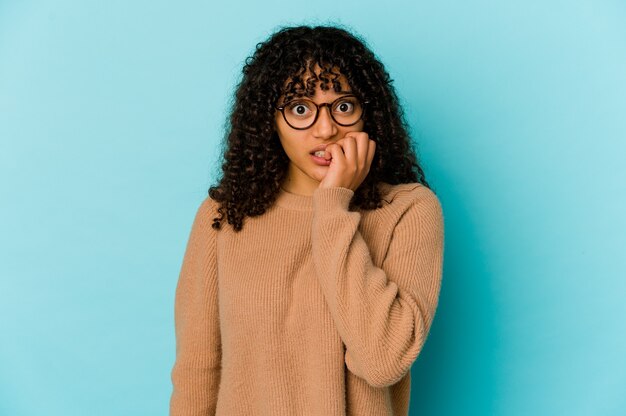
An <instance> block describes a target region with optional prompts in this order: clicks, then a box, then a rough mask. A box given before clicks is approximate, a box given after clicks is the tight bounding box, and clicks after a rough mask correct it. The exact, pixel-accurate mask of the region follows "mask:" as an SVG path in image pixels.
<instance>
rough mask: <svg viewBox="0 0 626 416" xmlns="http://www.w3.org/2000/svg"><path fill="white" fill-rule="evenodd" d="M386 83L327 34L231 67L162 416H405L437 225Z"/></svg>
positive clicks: (433, 300)
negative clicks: (216, 166)
mask: <svg viewBox="0 0 626 416" xmlns="http://www.w3.org/2000/svg"><path fill="white" fill-rule="evenodd" d="M391 83H392V81H391V79H390V78H389V75H388V73H387V72H386V71H385V69H384V66H383V64H382V63H381V62H379V60H378V59H377V58H376V57H375V55H374V54H373V53H372V52H371V51H370V50H369V49H368V47H367V46H366V44H365V42H364V41H362V40H361V39H359V38H358V37H357V36H355V35H353V34H351V33H349V32H348V31H347V30H345V29H343V28H339V27H336V26H317V27H308V26H298V27H287V28H282V29H280V30H278V31H277V32H276V33H274V34H273V35H272V36H271V37H270V38H269V39H268V40H267V41H265V42H262V43H259V44H258V45H257V48H256V51H255V52H254V54H253V55H252V56H251V57H249V58H248V59H247V60H246V62H245V65H244V67H243V77H242V80H241V82H240V83H239V85H238V87H237V91H236V97H235V102H234V105H233V108H232V112H231V114H230V128H229V130H228V132H227V136H226V143H225V151H224V159H225V160H224V161H223V163H222V168H223V175H222V177H221V178H220V180H219V183H218V184H217V186H214V187H211V188H210V189H209V196H208V197H206V199H204V201H203V202H202V203H201V204H200V207H199V209H198V210H197V213H196V216H195V220H194V223H193V225H192V229H191V233H190V237H189V242H188V244H187V249H186V252H185V256H184V259H183V264H182V268H181V271H180V276H179V280H178V285H177V289H176V298H175V323H176V361H175V363H174V366H173V368H172V373H171V379H172V383H173V392H172V396H171V400H170V414H171V415H172V416H177V415H228V416H237V415H246V416H250V415H289V416H294V415H323V416H331V415H359V416H365V415H367V416H369V415H407V414H408V405H409V398H410V375H411V374H410V368H411V365H412V364H413V362H414V361H415V360H416V358H417V356H418V355H419V353H420V351H421V350H422V347H423V345H424V342H425V341H426V338H427V335H428V333H429V329H430V326H431V323H432V321H433V317H434V314H435V310H436V307H437V303H438V298H439V291H440V284H441V278H442V265H443V243H444V241H443V240H444V238H443V213H442V209H441V205H440V203H439V200H438V197H437V196H436V195H435V193H434V192H433V191H432V190H431V189H430V187H429V185H428V183H427V182H426V180H425V178H424V173H423V171H422V169H421V167H420V166H419V164H418V163H417V158H416V156H415V154H414V152H413V150H412V148H411V145H410V137H409V134H408V133H407V125H406V122H405V121H404V120H403V113H402V110H401V107H400V105H399V103H398V98H397V96H396V93H395V91H394V88H393V87H392V85H391ZM224 221H226V222H227V224H229V226H224V224H223V222H224Z"/></svg>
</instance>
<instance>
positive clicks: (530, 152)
mask: <svg viewBox="0 0 626 416" xmlns="http://www.w3.org/2000/svg"><path fill="white" fill-rule="evenodd" d="M305 9H306V10H309V12H304V10H305ZM316 10H317V11H316ZM329 19H330V20H329ZM328 21H330V22H336V23H343V24H345V25H347V26H349V27H351V28H353V29H354V30H356V31H357V32H359V33H361V34H363V35H364V37H365V38H366V40H367V41H368V42H369V44H370V46H371V47H372V48H373V49H374V50H375V52H376V53H377V54H378V55H379V57H380V58H381V59H382V60H383V62H384V63H385V64H386V66H387V68H388V70H389V72H390V74H391V76H392V78H393V79H394V80H395V86H396V88H397V90H398V93H399V94H400V97H401V98H402V101H403V104H404V106H405V109H406V112H407V116H408V118H409V121H410V124H411V127H412V131H413V134H414V137H415V139H416V141H417V143H418V151H419V153H420V155H421V158H422V161H423V164H424V167H425V169H426V173H427V179H428V180H429V182H430V183H431V184H432V185H433V187H434V189H435V191H436V192H437V193H438V195H439V196H440V199H441V201H442V205H443V207H444V214H445V224H446V247H445V266H444V281H443V288H442V292H441V300H440V304H439V309H438V312H437V316H436V319H435V322H434V325H433V328H432V332H431V334H430V337H429V339H428V342H427V343H426V346H425V348H424V350H423V353H422V354H421V355H420V357H418V360H417V362H416V363H415V365H414V366H413V369H412V374H413V389H412V399H411V414H412V415H421V416H424V415H433V416H434V415H455V416H456V415H503V416H511V415H513V416H515V415H531V414H532V415H568V416H576V415H623V414H626V399H625V398H624V397H625V396H624V395H623V393H624V391H626V354H625V351H626V321H625V320H624V316H625V315H626V306H625V304H624V298H625V296H624V295H625V294H626V279H624V278H625V277H626V273H625V271H626V260H625V258H626V255H625V254H624V249H625V247H626V220H625V215H624V212H625V211H626V209H625V208H626V167H625V163H624V162H625V161H626V141H625V139H626V110H625V104H626V99H625V97H626V24H625V23H624V22H625V21H626V6H625V4H624V2H618V1H597V0H596V1H592V0H589V1H567V2H566V1H552V2H549V1H538V0H537V1H534V0H533V1H524V2H522V1H508V2H495V1H492V2H489V1H475V0H474V1H472V0H470V1H458V2H451V1H436V2H435V1H430V2H425V1H417V2H416V1H404V2H398V1H396V2H391V3H388V4H383V2H380V1H367V2H363V1H344V2H334V1H332V2H331V1H325V0H322V1H317V2H313V3H311V5H310V6H307V7H305V6H302V7H299V6H298V7H296V6H294V3H285V2H282V1H281V2H279V1H264V2H252V1H249V2H248V4H246V5H245V6H244V5H241V4H237V3H235V2H214V3H212V4H210V3H209V2H196V1H182V2H163V1H135V2H128V1H107V2H97V3H96V2H81V1H70V0H56V1H54V2H53V1H37V2H35V1H30V2H29V1H6V0H5V1H0V195H2V203H1V204H0V230H1V231H0V235H1V237H0V316H1V318H0V334H1V335H0V336H1V339H0V414H1V415H11V416H21V415H46V416H55V415H64V416H73V415H76V416H82V415H130V414H132V415H166V414H167V406H168V401H169V394H170V392H171V384H170V379H169V375H170V370H171V366H172V364H173V360H174V329H173V296H174V289H175V285H176V281H177V278H178V272H179V268H180V264H181V261H182V256H183V252H184V248H185V243H186V239H187V237H188V233H189V230H190V226H191V222H192V220H193V216H194V214H195V209H196V208H197V206H198V205H199V203H200V201H201V200H202V199H203V198H204V197H205V195H206V190H207V188H208V186H209V185H210V184H211V183H212V180H213V178H214V177H215V174H216V172H217V169H218V167H219V166H218V164H217V163H216V162H215V161H216V160H217V156H218V141H219V140H220V138H221V136H222V132H223V125H224V121H225V110H226V108H227V104H228V100H229V99H230V96H231V93H232V88H233V86H234V84H235V82H236V81H237V80H238V77H239V71H240V68H241V65H242V63H243V60H244V59H245V57H246V56H248V55H249V54H250V53H251V52H252V50H253V48H254V45H255V44H256V42H259V41H261V40H263V39H265V37H266V36H267V35H268V34H269V33H270V32H272V31H273V30H274V29H276V28H277V27H278V26H279V25H281V24H291V23H293V24H297V23H325V22H328Z"/></svg>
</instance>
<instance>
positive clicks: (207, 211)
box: [193, 196, 219, 230]
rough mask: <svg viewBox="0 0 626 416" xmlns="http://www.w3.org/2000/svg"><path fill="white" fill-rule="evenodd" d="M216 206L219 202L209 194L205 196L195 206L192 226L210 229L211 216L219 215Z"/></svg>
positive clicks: (217, 206)
mask: <svg viewBox="0 0 626 416" xmlns="http://www.w3.org/2000/svg"><path fill="white" fill-rule="evenodd" d="M218 208H219V203H218V202H217V201H215V200H214V199H212V198H211V197H210V196H206V197H205V198H204V199H203V200H202V201H201V202H200V204H199V205H198V206H197V208H196V215H195V218H194V225H193V227H194V228H200V229H203V230H211V229H212V228H213V227H212V224H213V218H215V217H217V216H219V213H218V212H217V209H218Z"/></svg>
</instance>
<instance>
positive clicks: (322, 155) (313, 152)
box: [310, 150, 326, 158]
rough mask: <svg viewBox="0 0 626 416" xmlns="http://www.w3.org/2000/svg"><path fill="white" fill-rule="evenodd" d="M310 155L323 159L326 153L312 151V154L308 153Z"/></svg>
mask: <svg viewBox="0 0 626 416" xmlns="http://www.w3.org/2000/svg"><path fill="white" fill-rule="evenodd" d="M310 154H311V155H313V156H316V157H322V158H323V157H324V156H326V151H324V150H314V151H312V152H310Z"/></svg>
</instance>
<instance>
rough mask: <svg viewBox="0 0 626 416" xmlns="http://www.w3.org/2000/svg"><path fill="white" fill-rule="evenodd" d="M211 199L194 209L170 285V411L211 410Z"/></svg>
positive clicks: (216, 335)
mask: <svg viewBox="0 0 626 416" xmlns="http://www.w3.org/2000/svg"><path fill="white" fill-rule="evenodd" d="M215 204H216V203H215V202H214V201H213V200H211V199H210V198H209V197H207V198H206V199H205V200H204V201H203V202H202V204H201V205H200V207H199V208H198V210H197V213H196V216H195V219H194V222H193V225H192V228H191V233H190V236H189V241H188V243H187V248H186V250H185V256H184V258H183V263H182V267H181V271H180V275H179V278H178V284H177V286H176V295H175V303H174V320H175V332H176V360H175V363H174V366H173V368H172V371H171V380H172V385H173V391H172V395H171V398H170V416H183V415H207V416H208V415H215V406H216V402H217V392H218V388H219V383H220V370H221V341H220V328H219V319H218V306H217V305H218V304H217V264H216V254H215V252H216V233H217V232H218V231H217V230H215V229H213V228H212V227H211V223H212V222H213V217H214V214H215V209H214V206H215Z"/></svg>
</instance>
